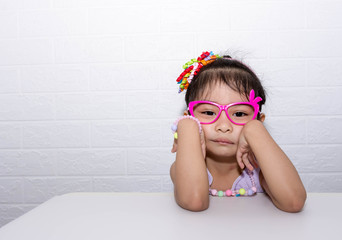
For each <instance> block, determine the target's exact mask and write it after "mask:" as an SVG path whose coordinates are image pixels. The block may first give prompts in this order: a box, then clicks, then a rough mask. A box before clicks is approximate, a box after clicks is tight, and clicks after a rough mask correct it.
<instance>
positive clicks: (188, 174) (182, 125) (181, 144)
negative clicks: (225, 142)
mask: <svg viewBox="0 0 342 240" xmlns="http://www.w3.org/2000/svg"><path fill="white" fill-rule="evenodd" d="M177 133H178V139H177V141H178V143H177V154H176V161H175V162H174V163H173V164H172V166H171V169H170V175H171V179H172V181H173V184H174V194H175V199H176V202H177V203H178V205H179V206H181V207H182V208H185V209H188V210H191V211H202V210H205V209H207V208H208V207H209V194H208V187H209V186H208V184H209V183H208V174H207V168H206V164H205V160H204V156H203V153H202V148H201V139H200V134H199V131H198V126H197V123H196V122H195V121H193V120H191V119H184V120H182V121H180V122H179V123H178V129H177Z"/></svg>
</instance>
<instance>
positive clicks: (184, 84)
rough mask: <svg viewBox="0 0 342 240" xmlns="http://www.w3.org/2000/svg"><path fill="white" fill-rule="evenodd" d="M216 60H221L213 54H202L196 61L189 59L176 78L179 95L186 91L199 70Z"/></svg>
mask: <svg viewBox="0 0 342 240" xmlns="http://www.w3.org/2000/svg"><path fill="white" fill-rule="evenodd" d="M217 58H221V57H220V56H219V55H215V54H214V53H213V52H203V53H202V54H201V56H199V57H198V58H197V59H195V58H194V59H191V60H190V61H189V62H187V63H185V64H184V65H183V69H185V70H184V71H183V72H182V73H181V75H179V77H178V78H177V83H178V84H180V86H179V93H180V92H182V91H184V90H186V89H188V86H189V84H190V83H191V80H192V79H193V78H194V76H196V74H197V73H198V72H199V71H200V70H201V68H202V67H203V66H205V65H207V64H209V63H212V62H213V61H214V60H216V59H217Z"/></svg>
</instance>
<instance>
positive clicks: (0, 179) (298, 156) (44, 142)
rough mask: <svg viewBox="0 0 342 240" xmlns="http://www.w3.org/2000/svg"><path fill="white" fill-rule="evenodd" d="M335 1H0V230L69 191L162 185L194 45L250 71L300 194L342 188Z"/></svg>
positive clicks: (341, 33)
mask: <svg viewBox="0 0 342 240" xmlns="http://www.w3.org/2000/svg"><path fill="white" fill-rule="evenodd" d="M341 12H342V2H341V1H339V0H335V1H333V0H320V1H319V0H303V1H294V0H290V1H285V0H282V1H279V0H273V1H272V0H261V1H240V0H214V1H204V0H203V1H201V0H197V1H191V0H172V1H171V0H167V1H157V0H146V1H138V0H116V1H108V0H87V1H84V0H16V1H12V0H1V1H0V226H1V225H3V224H5V223H7V222H9V221H10V220H12V219H14V218H16V217H18V216H20V215H21V214H23V213H25V212H27V211H28V210H30V209H32V208H33V207H35V206H36V205H37V204H40V203H42V202H43V201H45V200H47V199H49V198H51V197H53V196H55V195H57V194H63V193H67V192H75V191H145V192H150V191H171V190H172V184H171V181H170V178H169V176H168V174H169V167H170V164H171V163H172V161H173V159H174V155H172V154H171V153H170V148H171V144H172V135H171V133H170V124H171V123H172V122H173V121H174V119H175V118H176V117H177V116H179V115H180V114H181V113H182V111H183V108H184V95H183V94H181V95H178V94H177V85H176V84H175V79H176V78H177V77H178V74H180V72H181V71H182V68H181V66H182V65H183V63H184V62H186V61H187V60H189V59H190V58H193V57H196V56H198V55H199V54H200V53H201V52H202V51H203V50H213V51H216V52H219V53H223V52H225V51H228V53H229V54H231V55H233V56H236V57H238V58H242V59H243V60H244V61H246V62H247V63H248V64H250V65H251V66H252V68H254V70H255V71H256V73H257V74H258V75H259V76H260V77H261V79H262V81H263V83H264V85H265V87H266V89H267V92H268V100H267V102H268V103H267V106H266V108H265V112H266V114H267V115H268V116H267V119H266V125H267V127H268V128H269V130H270V132H271V134H272V135H273V136H274V138H275V139H276V140H277V141H278V142H279V144H280V145H281V146H282V147H283V149H284V151H285V152H286V153H287V154H288V155H289V156H290V157H291V159H292V160H293V162H294V164H295V165H296V167H297V169H298V170H299V172H300V174H301V176H302V179H303V181H304V183H305V186H306V187H307V190H308V191H311V192H320V191H321V192H341V191H342V184H341V182H342V161H341V160H342V159H341V158H342V157H341V156H342V151H341V149H342V101H341V91H342V77H341V76H342V68H341V63H342V47H341V42H342V17H341Z"/></svg>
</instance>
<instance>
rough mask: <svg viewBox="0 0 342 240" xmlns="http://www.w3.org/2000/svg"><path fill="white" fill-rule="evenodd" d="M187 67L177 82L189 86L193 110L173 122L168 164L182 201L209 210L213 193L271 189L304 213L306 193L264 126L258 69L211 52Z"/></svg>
mask: <svg viewBox="0 0 342 240" xmlns="http://www.w3.org/2000/svg"><path fill="white" fill-rule="evenodd" d="M183 68H184V69H185V70H184V72H183V73H182V74H181V75H180V77H179V78H178V79H177V81H178V82H179V83H180V92H182V91H184V90H186V96H185V101H186V104H187V106H188V110H187V111H185V112H184V115H185V116H184V117H181V118H180V119H178V120H177V121H176V122H175V124H174V125H173V126H172V129H173V131H174V133H175V140H174V144H173V148H172V150H171V151H172V152H176V160H175V162H174V163H173V164H172V166H171V169H170V175H171V179H172V182H173V184H174V194H175V199H176V202H177V203H178V205H179V206H181V207H182V208H185V209H188V210H191V211H202V210H205V209H207V208H208V207H209V195H213V196H242V195H254V194H256V193H257V192H266V193H267V194H268V196H269V197H270V199H271V200H272V202H273V203H274V205H275V206H276V207H278V208H279V209H281V210H283V211H287V212H299V211H300V210H301V209H302V208H303V206H304V203H305V200H306V191H305V188H304V186H303V184H302V182H301V179H300V177H299V175H298V173H297V171H296V169H295V167H294V166H293V164H292V163H291V161H290V160H289V158H288V157H287V156H286V155H285V153H284V152H283V151H282V150H281V149H280V147H279V146H278V145H277V143H276V142H275V141H274V140H273V138H272V137H271V136H270V134H269V133H268V131H267V130H266V128H265V127H264V125H263V121H264V120H265V114H263V113H261V109H262V105H263V104H264V103H265V101H266V97H265V92H264V89H263V87H262V85H261V83H260V80H259V79H258V77H257V76H256V75H255V74H254V72H253V71H252V70H251V69H250V68H248V67H247V66H246V65H245V64H243V63H241V62H239V61H237V60H234V59H232V58H231V57H230V56H224V57H220V56H218V55H214V54H213V53H212V52H210V53H209V52H204V53H203V54H202V55H201V56H200V57H199V58H197V59H192V60H191V61H190V62H188V63H187V64H185V66H183ZM208 192H209V194H208Z"/></svg>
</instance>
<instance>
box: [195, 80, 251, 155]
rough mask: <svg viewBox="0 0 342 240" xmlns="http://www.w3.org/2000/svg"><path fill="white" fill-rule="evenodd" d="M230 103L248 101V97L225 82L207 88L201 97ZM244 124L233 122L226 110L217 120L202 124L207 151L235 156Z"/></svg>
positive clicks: (216, 101) (212, 153)
mask: <svg viewBox="0 0 342 240" xmlns="http://www.w3.org/2000/svg"><path fill="white" fill-rule="evenodd" d="M196 100H201V101H202V100H204V101H211V102H215V103H218V104H220V105H228V104H231V103H235V102H248V99H247V98H245V97H244V96H241V95H240V94H239V93H238V92H236V91H234V90H233V89H231V88H230V87H228V86H227V85H225V84H220V83H218V84H215V85H213V86H212V87H210V89H209V88H207V89H206V91H204V94H203V96H202V97H200V99H196ZM242 128H243V126H241V125H236V124H233V123H232V122H231V121H230V120H229V119H228V117H227V115H226V113H225V111H222V112H221V115H220V117H219V118H218V119H217V121H216V122H214V123H211V124H202V129H203V132H204V135H205V143H206V148H207V153H210V154H211V155H216V156H226V157H233V156H235V154H236V151H237V145H238V141H239V137H240V133H241V131H242Z"/></svg>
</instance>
